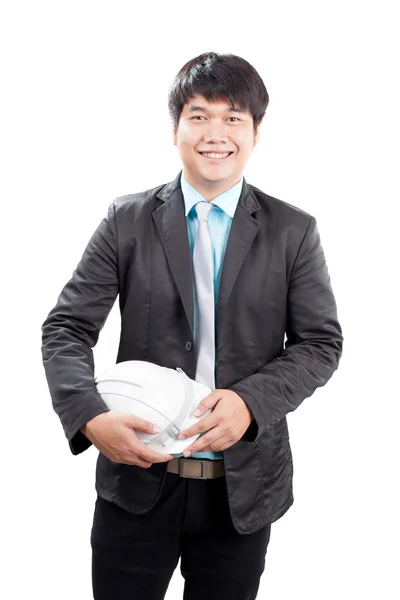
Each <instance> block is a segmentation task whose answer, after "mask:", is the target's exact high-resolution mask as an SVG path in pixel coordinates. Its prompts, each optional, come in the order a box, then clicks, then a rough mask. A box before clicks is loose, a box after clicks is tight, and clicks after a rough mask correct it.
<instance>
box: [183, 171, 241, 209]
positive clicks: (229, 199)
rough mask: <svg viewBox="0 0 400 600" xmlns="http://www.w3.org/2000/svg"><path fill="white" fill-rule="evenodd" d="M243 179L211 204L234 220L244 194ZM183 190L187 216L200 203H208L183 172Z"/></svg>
mask: <svg viewBox="0 0 400 600" xmlns="http://www.w3.org/2000/svg"><path fill="white" fill-rule="evenodd" d="M242 186H243V177H241V179H240V181H238V183H236V184H235V185H234V186H233V187H231V188H229V190H226V191H225V192H223V193H222V194H220V195H219V196H217V197H216V198H214V199H213V200H211V204H214V205H215V206H219V208H221V209H222V210H223V211H224V212H225V213H226V214H227V215H229V216H230V217H231V218H232V219H233V215H234V214H235V210H236V206H237V204H238V202H239V198H240V194H241V192H242ZM181 189H182V195H183V199H184V202H185V216H186V217H187V215H188V214H189V212H190V211H191V209H192V208H193V206H194V205H195V204H197V203H198V202H201V201H202V202H206V199H205V198H204V196H203V195H202V194H200V192H198V191H197V190H196V189H195V188H194V187H193V186H192V185H190V183H189V182H188V181H187V179H186V178H185V176H184V174H183V171H182V175H181Z"/></svg>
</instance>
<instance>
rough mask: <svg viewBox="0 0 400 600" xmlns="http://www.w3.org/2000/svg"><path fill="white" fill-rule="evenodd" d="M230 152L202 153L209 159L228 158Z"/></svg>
mask: <svg viewBox="0 0 400 600" xmlns="http://www.w3.org/2000/svg"><path fill="white" fill-rule="evenodd" d="M229 154H230V153H229V152H225V154H216V153H215V152H210V153H208V154H207V153H205V152H202V155H203V156H206V157H207V158H226V157H227V156H229Z"/></svg>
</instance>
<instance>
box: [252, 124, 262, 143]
mask: <svg viewBox="0 0 400 600" xmlns="http://www.w3.org/2000/svg"><path fill="white" fill-rule="evenodd" d="M260 128H261V123H259V124H258V125H257V127H256V132H255V134H254V146H256V145H257V144H258V142H259V140H260V133H261V131H260Z"/></svg>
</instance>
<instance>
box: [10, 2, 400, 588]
mask: <svg viewBox="0 0 400 600" xmlns="http://www.w3.org/2000/svg"><path fill="white" fill-rule="evenodd" d="M395 4H396V3H395V2H392V3H391V2H379V3H378V2H368V1H364V2H354V1H351V0H347V1H346V2H344V1H339V0H336V1H335V2H321V1H315V2H311V1H303V2H294V1H293V2H287V1H282V0H280V1H279V2H274V3H269V2H263V3H261V2H260V3H258V2H251V1H248V2H245V3H240V4H239V5H235V4H233V3H226V4H225V3H220V4H217V3H216V2H212V3H204V2H200V3H198V2H194V3H185V2H166V3H164V4H161V3H159V4H157V3H143V4H142V3H135V2H133V1H132V2H117V1H115V2H99V1H97V2H85V1H83V0H81V1H80V2H75V1H69V2H54V1H53V2H43V1H39V0H37V1H36V2H13V3H11V2H8V3H6V2H5V3H4V4H2V8H1V14H0V23H1V25H0V28H1V29H0V44H1V48H0V50H1V57H2V58H1V62H2V67H1V73H2V75H1V83H2V92H1V104H2V106H1V113H0V116H1V141H0V143H1V172H2V174H1V182H0V185H1V200H2V207H1V208H2V219H1V248H2V264H3V267H2V290H3V291H2V295H1V298H2V306H3V307H4V308H3V311H2V316H3V324H2V341H3V344H2V345H3V351H4V353H3V369H2V374H3V378H4V380H3V383H2V386H1V387H2V390H3V394H2V400H3V410H2V420H1V424H2V427H1V446H2V454H1V455H2V460H1V465H2V468H1V477H0V480H1V496H0V498H1V500H0V502H1V520H2V523H1V539H2V544H1V545H2V551H3V552H4V554H3V559H2V576H1V580H0V588H1V589H0V595H1V597H2V598H7V600H11V599H22V598H53V599H55V598H57V600H63V599H67V598H68V599H69V598H75V599H76V600H86V599H88V598H91V597H92V595H91V573H90V561H91V550H90V545H89V536H90V529H91V522H92V513H93V506H94V500H95V491H94V466H95V460H96V457H97V452H96V450H95V449H94V448H93V447H91V448H90V449H89V450H88V451H87V452H85V453H83V454H81V455H79V456H78V457H74V456H72V454H70V452H69V448H68V443H67V441H66V439H65V438H64V434H63V431H62V427H61V424H60V422H59V420H58V417H57V416H56V415H55V413H54V412H53V410H52V407H51V401H50V396H49V392H48V388H47V384H46V381H45V376H44V369H43V367H42V362H41V352H40V346H41V324H42V322H43V321H44V319H45V317H46V316H47V314H48V312H49V311H50V309H51V308H52V307H53V306H54V304H55V303H56V300H57V297H58V294H59V293H60V291H61V289H62V287H63V285H64V284H65V283H66V282H67V281H68V279H69V278H70V277H71V275H72V272H73V270H74V269H75V266H76V264H77V262H78V260H79V259H80V257H81V255H82V252H83V250H84V248H85V246H86V243H87V242H88V240H89V238H90V236H91V234H92V233H93V231H94V230H95V228H96V227H97V225H98V223H99V222H100V221H101V219H102V218H103V216H104V215H105V214H106V211H107V207H108V205H109V204H110V202H112V200H114V199H115V198H116V197H117V196H120V195H123V194H128V193H135V192H139V191H143V190H145V189H148V188H151V187H155V186H157V185H160V184H163V183H167V182H168V181H171V180H172V179H173V178H175V176H176V175H177V173H178V172H179V170H180V169H181V163H180V161H179V157H178V154H177V149H176V147H175V146H173V145H172V136H171V125H170V121H169V115H168V111H167V92H168V88H169V85H170V83H171V82H172V79H173V77H174V75H175V74H176V72H177V71H178V70H179V69H180V68H181V67H182V66H183V64H184V63H186V62H187V61H188V60H189V59H191V58H193V57H194V56H197V55H198V54H201V53H202V52H205V51H210V50H214V51H217V52H232V53H234V54H239V55H241V56H242V57H243V58H245V59H246V60H248V61H249V62H250V63H252V64H253V66H254V67H255V68H256V69H257V70H258V72H259V74H260V75H261V77H262V78H263V80H264V82H265V85H266V87H267V89H268V92H269V94H270V105H269V107H268V109H267V114H266V117H265V120H264V122H263V125H262V128H261V132H262V133H261V141H260V144H259V145H258V146H257V147H256V149H255V150H254V152H253V155H252V157H251V159H250V161H249V163H248V164H247V166H246V169H245V172H244V175H245V177H246V179H247V181H248V182H249V183H251V184H253V185H255V186H256V187H259V188H261V189H262V190H263V191H264V192H266V193H268V194H270V195H273V196H275V197H278V198H280V199H282V200H284V201H286V202H289V203H291V204H295V205H296V206H299V207H301V208H303V209H304V210H306V211H308V212H310V213H311V214H313V215H314V216H315V217H316V219H317V222H318V225H319V230H320V234H321V239H322V243H323V247H324V250H325V254H326V258H327V262H328V267H329V271H330V275H331V281H332V286H333V289H334V293H335V297H336V300H337V304H338V312H339V320H340V322H341V325H342V328H343V334H344V338H345V343H344V352H343V357H342V360H341V363H340V367H339V370H338V371H337V372H335V374H334V375H333V377H332V379H331V380H330V381H329V382H328V384H327V385H326V386H325V387H324V388H320V389H318V390H317V391H316V392H315V393H314V395H313V396H312V397H311V398H308V399H306V400H305V401H304V403H303V404H302V405H301V406H300V408H299V409H298V410H296V411H295V412H294V413H291V414H290V415H289V416H288V423H289V430H290V436H291V445H292V452H293V458H294V496H295V503H294V505H293V506H292V507H291V508H290V510H289V511H288V512H287V513H286V514H285V515H284V517H282V518H281V519H280V520H279V521H277V522H276V523H274V524H273V525H272V532H271V541H270V544H269V547H268V552H267V557H266V568H265V572H264V574H263V576H262V579H261V584H260V589H259V595H258V598H265V599H267V598H268V599H269V600H272V599H279V600H286V599H288V600H289V599H290V600H292V599H293V598H298V597H301V598H307V599H308V600H314V599H315V600H321V599H323V600H331V599H332V600H337V598H340V599H341V600H350V599H351V600H353V599H355V598H357V599H358V598H363V599H365V598H374V599H375V598H384V599H385V600H392V599H393V600H394V599H395V598H398V597H399V594H400V590H399V583H398V577H395V570H396V568H397V567H398V565H399V564H400V557H399V517H398V512H399V510H398V509H399V500H400V498H399V494H398V479H399V466H398V465H399V458H400V457H399V448H398V444H397V439H398V418H397V417H398V415H399V409H398V403H399V400H400V394H399V383H398V373H399V341H398V340H399V335H398V321H399V303H398V298H397V296H396V294H395V289H398V287H397V279H398V274H399V269H398V262H399V251H398V245H397V242H398V238H399V234H398V221H397V220H396V217H395V215H396V214H398V213H397V203H398V201H399V185H398V168H399V151H398V148H399V133H400V128H399V116H398V115H399V105H400V102H399V101H400V97H399V89H398V81H399V76H398V73H399V62H398V56H399V51H400V48H399V45H398V41H397V40H398V30H399V21H398V19H397V18H396V17H395ZM117 304H118V303H117ZM117 304H116V305H115V306H114V308H113V310H112V312H111V313H110V316H109V318H108V320H107V323H106V325H105V327H104V329H103V331H102V333H101V335H100V340H99V343H98V345H97V346H96V348H95V350H94V352H95V361H96V370H97V371H98V372H100V371H101V370H103V369H105V368H107V367H108V366H109V365H110V364H114V362H115V359H116V351H117V344H118V336H119V314H118V308H117ZM4 381H5V382H6V385H5V386H4ZM3 588H4V589H3ZM182 591H183V579H182V577H181V574H180V571H179V566H178V568H177V570H176V571H175V573H174V575H173V578H172V580H171V583H170V587H169V589H168V592H167V595H166V599H167V600H176V599H178V598H181V597H182ZM111 600H112V599H111Z"/></svg>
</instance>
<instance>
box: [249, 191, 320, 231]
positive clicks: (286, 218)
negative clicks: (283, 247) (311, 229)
mask: <svg viewBox="0 0 400 600" xmlns="http://www.w3.org/2000/svg"><path fill="white" fill-rule="evenodd" d="M247 185H248V187H249V188H250V190H251V192H252V193H253V194H254V196H255V198H256V199H257V201H258V203H259V204H260V207H261V210H262V211H263V212H264V213H265V212H266V213H270V214H274V216H277V217H278V220H279V221H280V222H281V224H289V225H299V226H300V227H303V226H306V227H307V226H308V224H309V223H310V221H311V220H312V219H313V218H314V217H313V216H312V215H311V214H310V213H308V212H307V211H305V210H304V209H302V208H300V207H299V206H296V205H294V204H290V203H289V202H287V201H285V200H281V199H279V198H275V197H274V196H271V195H269V194H266V193H265V192H263V191H262V190H260V189H259V188H257V187H255V186H254V185H251V184H247Z"/></svg>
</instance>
